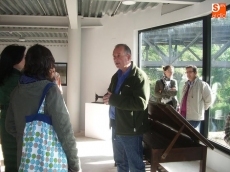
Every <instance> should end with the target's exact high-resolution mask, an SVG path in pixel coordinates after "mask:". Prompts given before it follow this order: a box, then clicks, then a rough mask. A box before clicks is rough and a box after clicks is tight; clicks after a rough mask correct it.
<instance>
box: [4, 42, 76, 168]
mask: <svg viewBox="0 0 230 172" xmlns="http://www.w3.org/2000/svg"><path fill="white" fill-rule="evenodd" d="M54 63H55V60H54V57H53V55H52V53H51V51H50V50H49V49H48V48H46V47H44V46H42V45H38V44H37V45H34V46H32V47H30V48H29V49H28V51H27V54H26V57H25V67H24V75H22V76H21V78H20V80H19V85H18V86H17V87H16V88H15V89H14V91H13V92H12V94H11V98H10V104H9V109H8V111H7V118H6V130H7V131H8V132H9V133H10V134H12V135H13V136H14V137H16V139H17V148H18V152H17V166H18V167H19V166H20V162H21V155H22V147H23V146H22V143H23V133H24V128H25V116H28V115H31V114H36V113H37V110H38V106H39V101H40V99H41V96H42V93H43V90H44V88H45V86H46V85H47V84H49V83H51V82H54V81H55V64H54ZM44 112H45V114H47V115H49V116H50V117H51V119H52V126H53V128H54V131H55V132H56V134H57V137H58V139H59V141H60V143H61V145H62V148H63V150H64V152H65V154H66V157H67V161H68V162H67V163H68V168H69V171H73V172H77V171H79V170H80V162H79V158H78V156H77V153H78V150H77V148H76V140H75V137H74V132H73V130H72V126H71V123H70V118H69V112H68V110H67V107H66V104H65V102H64V99H63V97H62V94H61V92H60V89H59V88H58V86H57V85H56V84H54V85H53V86H52V87H51V88H50V89H49V91H48V92H47V94H46V98H45V106H44Z"/></svg>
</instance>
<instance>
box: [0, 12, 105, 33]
mask: <svg viewBox="0 0 230 172" xmlns="http://www.w3.org/2000/svg"><path fill="white" fill-rule="evenodd" d="M77 18H78V20H81V28H94V27H101V26H102V24H101V18H93V17H86V18H82V17H80V16H79V17H77ZM55 22H57V23H55ZM1 27H11V28H12V27H15V29H18V28H25V27H26V29H30V28H31V29H35V28H36V30H37V29H38V30H41V31H42V30H43V29H48V28H50V29H51V28H55V29H57V30H55V29H54V31H58V30H59V29H68V28H69V19H68V17H55V16H17V15H0V31H1V30H2V29H3V28H1ZM26 29H25V30H26ZM36 30H35V31H36ZM38 30H37V31H36V32H39V31H38ZM52 30H53V29H52ZM62 31H63V30H60V32H62ZM22 32H23V31H22ZM42 32H43V31H42ZM44 32H46V31H45V30H44ZM51 33H52V31H51Z"/></svg>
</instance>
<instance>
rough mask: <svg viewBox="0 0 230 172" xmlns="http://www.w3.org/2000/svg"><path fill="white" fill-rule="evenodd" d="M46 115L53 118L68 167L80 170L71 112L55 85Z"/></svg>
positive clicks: (51, 90) (47, 103)
mask: <svg viewBox="0 0 230 172" xmlns="http://www.w3.org/2000/svg"><path fill="white" fill-rule="evenodd" d="M45 102H46V106H45V114H48V115H50V116H51V118H52V124H53V128H54V131H55V132H56V133H57V136H58V139H59V141H60V143H61V145H62V148H63V150H64V152H65V154H66V157H67V161H68V167H69V169H71V170H72V171H74V172H77V171H79V170H80V161H79V157H78V156H77V154H78V150H77V147H76V139H75V137H74V132H73V130H72V126H71V123H70V117H69V112H68V110H67V107H66V105H65V102H64V99H63V97H62V95H61V93H60V91H59V88H58V87H57V86H56V85H54V86H53V87H51V88H50V90H49V91H48V93H47V96H46V100H45Z"/></svg>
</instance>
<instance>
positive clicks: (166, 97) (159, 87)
mask: <svg viewBox="0 0 230 172" xmlns="http://www.w3.org/2000/svg"><path fill="white" fill-rule="evenodd" d="M163 71H164V75H163V77H162V78H161V79H159V80H157V81H156V85H155V90H154V93H155V95H154V97H155V98H156V102H158V103H164V104H169V105H172V106H173V107H174V108H175V109H176V108H177V98H176V95H177V81H176V80H175V79H172V77H173V73H174V67H173V66H171V65H167V66H164V67H163Z"/></svg>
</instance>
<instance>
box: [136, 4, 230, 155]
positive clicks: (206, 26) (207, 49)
mask: <svg viewBox="0 0 230 172" xmlns="http://www.w3.org/2000/svg"><path fill="white" fill-rule="evenodd" d="M226 10H227V11H228V10H230V5H228V6H227V8H226ZM211 18H212V15H211V14H209V15H205V16H202V17H198V18H193V19H189V20H184V21H180V22H175V23H170V24H166V25H161V26H156V27H152V28H147V29H143V30H139V31H138V67H140V68H141V66H140V64H141V59H140V55H141V52H140V43H141V42H140V41H141V40H140V34H141V33H142V32H145V31H150V30H151V31H154V30H158V29H163V28H168V27H173V26H177V25H181V24H187V23H192V22H197V21H202V22H203V60H202V68H203V70H202V78H203V81H205V82H207V83H208V84H209V85H210V78H211V58H209V57H211V46H212V42H211V36H212V31H211ZM209 114H210V108H209V109H208V110H206V111H205V120H204V121H202V123H201V129H200V133H201V134H202V135H203V136H204V137H205V138H206V139H208V133H209V129H208V128H209ZM208 140H209V139H208ZM209 142H210V143H212V144H213V146H214V147H215V148H216V149H218V150H220V151H221V152H224V153H226V154H228V155H230V149H228V148H226V147H224V146H222V145H220V144H218V143H216V142H213V141H211V140H209Z"/></svg>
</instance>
